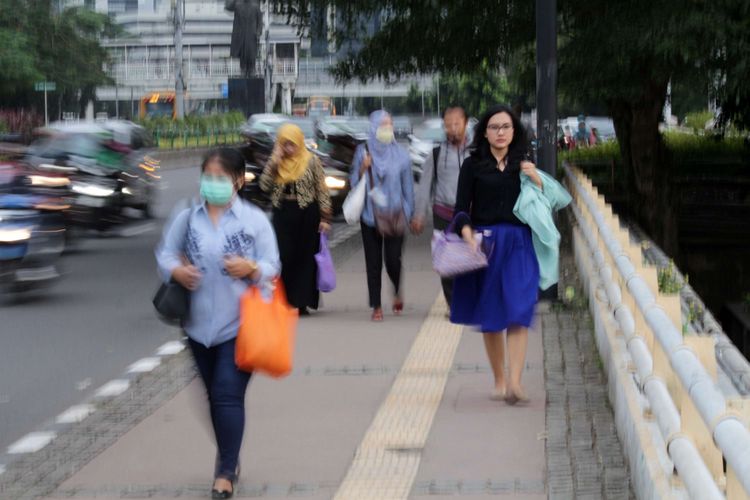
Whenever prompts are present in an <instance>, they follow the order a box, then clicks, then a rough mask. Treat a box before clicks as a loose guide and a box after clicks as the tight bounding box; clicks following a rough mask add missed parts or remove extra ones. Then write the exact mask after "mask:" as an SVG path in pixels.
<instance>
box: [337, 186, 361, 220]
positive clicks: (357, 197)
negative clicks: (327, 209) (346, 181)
mask: <svg viewBox="0 0 750 500" xmlns="http://www.w3.org/2000/svg"><path fill="white" fill-rule="evenodd" d="M366 196H367V182H365V179H360V181H359V184H357V186H356V187H355V188H354V190H353V191H350V192H349V194H348V195H346V199H345V200H344V204H343V205H342V206H341V210H342V211H343V212H344V219H346V222H347V224H356V223H357V222H359V218H360V217H362V211H363V210H364V209H365V197H366Z"/></svg>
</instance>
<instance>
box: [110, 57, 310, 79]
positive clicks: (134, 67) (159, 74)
mask: <svg viewBox="0 0 750 500" xmlns="http://www.w3.org/2000/svg"><path fill="white" fill-rule="evenodd" d="M184 66H185V72H186V76H187V78H188V79H197V80H200V79H204V78H222V77H238V76H241V75H242V70H241V69H240V63H239V61H238V60H236V59H219V60H212V61H209V60H206V59H200V60H192V61H185V63H184ZM263 69H264V68H263V62H262V61H257V62H256V74H259V75H262V74H263ZM272 69H273V75H274V76H278V77H290V76H291V77H295V78H296V77H297V75H298V71H297V62H296V61H295V60H294V59H276V60H275V61H274V64H273V68H272ZM107 74H108V75H109V76H110V77H112V78H113V79H114V80H115V81H117V82H132V81H138V82H142V81H144V80H173V79H174V78H175V66H174V63H173V62H171V61H170V62H169V63H164V62H159V63H156V62H140V63H125V62H118V63H115V64H113V65H111V66H110V68H109V70H108V71H107Z"/></svg>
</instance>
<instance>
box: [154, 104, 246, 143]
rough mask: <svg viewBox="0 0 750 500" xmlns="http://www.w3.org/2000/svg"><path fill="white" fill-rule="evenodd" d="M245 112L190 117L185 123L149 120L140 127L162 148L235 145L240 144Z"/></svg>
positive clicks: (162, 118)
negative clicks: (148, 132)
mask: <svg viewBox="0 0 750 500" xmlns="http://www.w3.org/2000/svg"><path fill="white" fill-rule="evenodd" d="M244 122H245V116H244V114H242V112H239V111H232V112H230V113H222V114H211V115H188V116H186V117H185V118H184V119H182V120H172V119H170V118H169V117H158V118H146V119H144V120H141V121H140V124H141V125H143V126H144V127H146V129H148V130H149V131H150V132H151V134H152V136H153V137H154V139H155V142H156V143H157V145H158V146H159V147H161V148H185V147H201V146H212V145H217V144H233V143H237V142H238V141H239V140H240V136H239V127H240V125H242V124H243V123H244Z"/></svg>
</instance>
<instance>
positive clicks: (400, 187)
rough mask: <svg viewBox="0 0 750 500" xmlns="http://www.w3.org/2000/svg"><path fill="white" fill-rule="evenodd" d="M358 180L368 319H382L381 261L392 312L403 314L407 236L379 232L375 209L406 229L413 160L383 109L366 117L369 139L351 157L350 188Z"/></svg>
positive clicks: (410, 214)
mask: <svg viewBox="0 0 750 500" xmlns="http://www.w3.org/2000/svg"><path fill="white" fill-rule="evenodd" d="M360 181H362V182H366V183H367V192H368V193H369V194H368V196H367V198H366V200H365V208H364V210H363V212H362V220H361V223H362V243H363V246H364V250H365V263H366V268H367V288H368V291H369V295H370V307H372V320H373V321H383V308H382V306H381V302H380V292H381V274H382V272H383V260H384V257H385V270H386V273H387V274H388V277H389V278H390V279H391V282H392V283H393V288H394V299H393V312H394V314H401V312H402V311H403V309H404V301H403V298H402V297H401V253H402V250H403V247H404V236H405V235H404V232H403V231H401V232H400V233H401V234H382V233H383V231H382V228H379V227H377V226H378V224H377V220H376V216H375V210H376V209H377V210H380V211H381V213H388V214H390V215H391V216H394V215H397V216H399V217H403V219H402V223H403V224H404V227H403V229H404V230H405V229H406V225H408V224H409V223H410V221H411V219H412V217H413V216H414V179H413V177H412V173H411V160H410V159H409V154H408V153H407V152H406V150H404V148H403V147H401V146H400V145H399V144H398V143H397V142H396V139H395V137H394V134H393V120H392V118H391V115H390V114H388V113H387V112H386V111H383V110H379V111H375V112H374V113H372V114H371V115H370V135H369V137H368V139H367V142H366V143H364V144H361V145H359V146H358V147H357V150H356V151H355V153H354V161H353V163H352V171H351V187H352V189H354V187H355V186H356V185H357V184H358V183H359V182H360ZM373 188H377V189H375V190H374V191H376V192H377V193H378V196H377V197H376V196H373Z"/></svg>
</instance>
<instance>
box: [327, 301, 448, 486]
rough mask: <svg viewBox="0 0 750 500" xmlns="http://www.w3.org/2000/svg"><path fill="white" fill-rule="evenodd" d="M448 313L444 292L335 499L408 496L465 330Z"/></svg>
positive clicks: (379, 411)
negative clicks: (447, 317) (451, 320)
mask: <svg viewBox="0 0 750 500" xmlns="http://www.w3.org/2000/svg"><path fill="white" fill-rule="evenodd" d="M446 312H447V308H446V304H445V300H444V299H443V295H442V294H440V296H439V297H438V298H437V300H436V301H435V304H434V305H433V306H432V309H430V314H429V315H428V317H427V319H426V320H425V322H424V323H423V324H422V328H421V329H420V331H419V333H418V335H417V338H416V339H415V340H414V344H412V347H411V350H410V351H409V355H408V356H407V358H406V360H405V361H404V364H403V366H402V367H401V370H400V371H399V374H398V376H397V377H396V380H395V382H394V383H393V387H392V388H391V391H390V393H389V394H388V396H387V397H386V398H385V401H383V404H382V405H381V406H380V408H379V409H378V413H377V414H376V415H375V418H374V420H373V422H372V424H370V427H369V429H368V430H367V432H366V433H365V436H364V438H363V439H362V442H361V443H360V445H359V447H358V448H357V452H356V454H355V457H354V460H353V462H352V464H351V466H350V467H349V471H348V472H347V474H346V477H345V478H344V481H343V482H342V483H341V487H340V488H339V490H338V492H337V493H336V496H335V497H334V498H335V499H336V500H357V499H372V500H399V499H406V498H408V497H409V493H410V491H411V488H412V484H413V483H414V478H415V477H416V475H417V470H418V469H419V462H420V459H421V456H422V449H423V448H424V446H425V443H426V442H427V436H428V435H429V433H430V428H431V427H432V421H433V419H434V417H435V413H436V412H437V409H438V407H439V405H440V400H441V399H442V397H443V391H444V390H445V384H446V381H447V379H448V374H449V373H450V370H451V367H452V365H453V358H454V356H455V354H456V348H457V347H458V342H459V340H460V338H461V330H462V327H460V326H457V325H453V324H451V323H449V322H448V321H447V320H446V319H445V313H446Z"/></svg>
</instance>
